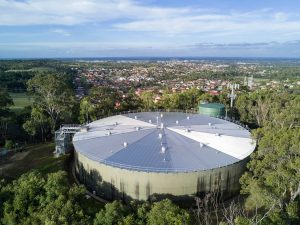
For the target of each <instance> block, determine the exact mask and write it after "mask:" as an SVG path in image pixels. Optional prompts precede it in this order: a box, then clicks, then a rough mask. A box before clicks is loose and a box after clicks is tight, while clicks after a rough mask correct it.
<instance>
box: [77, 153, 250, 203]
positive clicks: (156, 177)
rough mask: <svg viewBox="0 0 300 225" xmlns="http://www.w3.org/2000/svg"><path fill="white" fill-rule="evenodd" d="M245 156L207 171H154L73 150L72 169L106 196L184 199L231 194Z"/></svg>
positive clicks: (88, 184) (109, 197)
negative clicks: (122, 165)
mask: <svg viewBox="0 0 300 225" xmlns="http://www.w3.org/2000/svg"><path fill="white" fill-rule="evenodd" d="M248 159H249V158H246V159H244V160H241V161H239V162H238V163H235V164H232V165H228V166H226V167H221V168H216V169H211V170H206V171H196V172H186V173H184V172H180V173H157V172H140V171H134V170H126V169H120V168H116V167H112V166H108V165H105V164H101V163H99V162H96V161H93V160H91V159H89V158H87V157H85V156H84V155H82V154H80V153H78V152H76V151H75V169H76V174H77V178H78V179H79V180H80V182H82V183H83V184H85V185H86V187H87V188H88V189H89V190H90V191H96V194H97V195H98V196H101V197H103V198H106V199H108V200H112V199H122V200H126V201H127V200H131V199H136V200H149V198H151V196H157V197H158V198H160V197H161V198H163V197H166V196H168V197H171V198H172V197H174V198H181V199H185V198H191V197H192V196H195V195H196V194H198V195H199V194H203V193H205V192H218V191H219V192H222V193H223V194H224V197H230V196H232V195H234V194H236V193H238V191H239V189H240V185H239V178H240V177H241V175H242V174H243V172H244V171H245V168H246V163H247V162H248Z"/></svg>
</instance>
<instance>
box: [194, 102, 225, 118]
mask: <svg viewBox="0 0 300 225" xmlns="http://www.w3.org/2000/svg"><path fill="white" fill-rule="evenodd" d="M199 114H201V115H206V116H211V117H218V116H225V106H224V105H222V104H217V103H205V104H200V105H199Z"/></svg>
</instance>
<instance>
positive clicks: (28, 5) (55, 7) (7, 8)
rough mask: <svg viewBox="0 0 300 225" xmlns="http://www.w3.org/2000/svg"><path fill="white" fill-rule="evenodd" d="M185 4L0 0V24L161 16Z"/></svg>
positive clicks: (123, 0)
mask: <svg viewBox="0 0 300 225" xmlns="http://www.w3.org/2000/svg"><path fill="white" fill-rule="evenodd" d="M189 10H190V9H188V8H160V7H147V6H144V5H141V4H138V3H136V2H134V1H131V0H84V1H80V0H77V1H74V0H64V1H60V0H28V1H23V2H20V1H14V0H0V24H1V25H45V24H52V25H53V24H56V25H76V24H83V23H88V22H103V21H109V20H115V19H120V18H123V19H126V18H128V19H141V18H144V19H145V18H147V19H152V18H162V17H170V16H178V15H181V14H185V13H188V12H189Z"/></svg>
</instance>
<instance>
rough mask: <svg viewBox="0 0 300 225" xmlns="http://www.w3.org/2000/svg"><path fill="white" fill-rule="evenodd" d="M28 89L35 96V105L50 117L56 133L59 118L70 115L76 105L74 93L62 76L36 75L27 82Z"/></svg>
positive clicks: (52, 128)
mask: <svg viewBox="0 0 300 225" xmlns="http://www.w3.org/2000/svg"><path fill="white" fill-rule="evenodd" d="M27 86H28V91H29V92H31V93H32V94H33V96H34V100H35V101H34V107H36V108H38V110H40V111H41V112H44V113H46V114H47V115H48V116H49V118H50V124H51V131H52V133H54V131H55V129H56V127H57V123H58V121H59V119H61V118H62V117H65V116H67V115H68V113H69V112H70V111H72V107H73V105H74V102H75V100H74V94H73V92H72V90H71V89H70V87H69V86H68V84H67V82H66V81H65V80H64V78H63V77H62V76H59V75H56V74H47V75H41V74H39V75H36V76H34V77H33V78H32V79H30V80H29V81H28V82H27Z"/></svg>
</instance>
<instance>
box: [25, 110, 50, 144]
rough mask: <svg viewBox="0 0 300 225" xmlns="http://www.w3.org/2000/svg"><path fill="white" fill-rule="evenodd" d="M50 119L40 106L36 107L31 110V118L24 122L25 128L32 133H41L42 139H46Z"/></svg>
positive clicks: (33, 134)
mask: <svg viewBox="0 0 300 225" xmlns="http://www.w3.org/2000/svg"><path fill="white" fill-rule="evenodd" d="M49 125H50V119H49V117H47V116H46V115H45V113H44V112H43V111H42V110H41V109H40V108H38V107H34V108H33V109H32V110H31V116H30V119H29V120H27V121H26V122H25V123H24V124H23V128H24V130H25V131H26V132H27V133H28V134H30V135H32V136H36V135H37V134H40V135H41V139H42V140H45V134H46V133H47V129H49Z"/></svg>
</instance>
